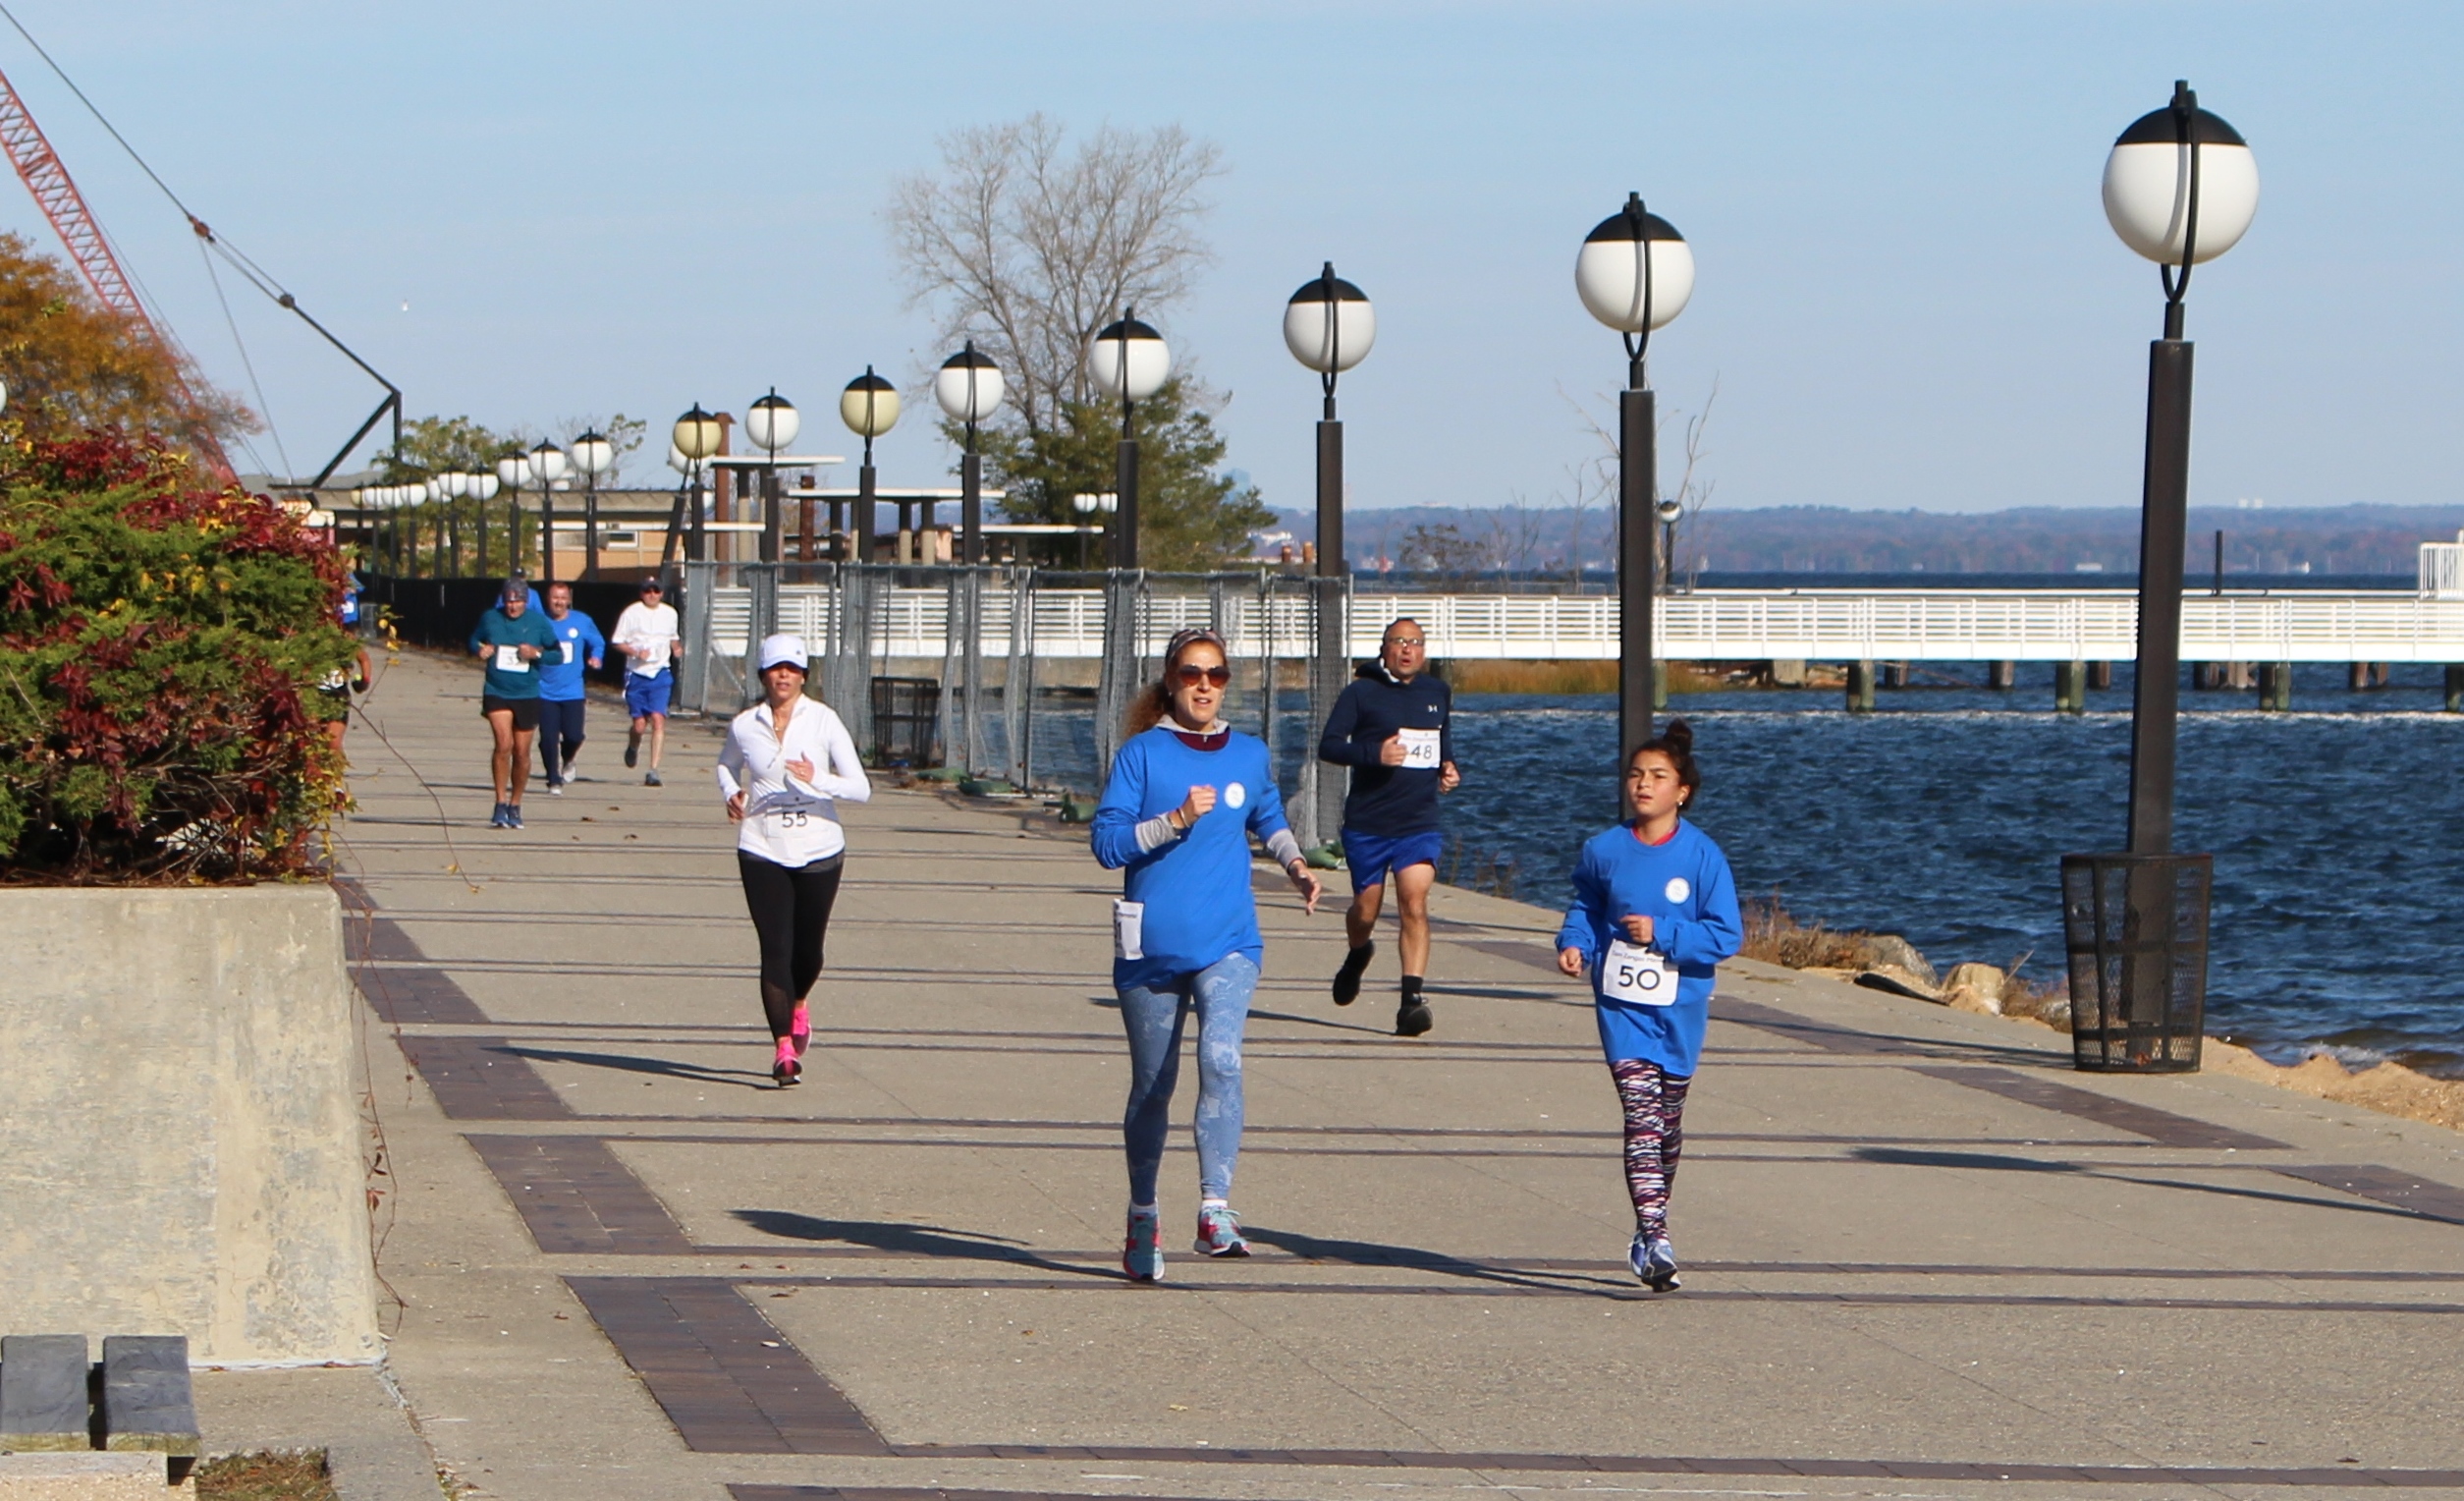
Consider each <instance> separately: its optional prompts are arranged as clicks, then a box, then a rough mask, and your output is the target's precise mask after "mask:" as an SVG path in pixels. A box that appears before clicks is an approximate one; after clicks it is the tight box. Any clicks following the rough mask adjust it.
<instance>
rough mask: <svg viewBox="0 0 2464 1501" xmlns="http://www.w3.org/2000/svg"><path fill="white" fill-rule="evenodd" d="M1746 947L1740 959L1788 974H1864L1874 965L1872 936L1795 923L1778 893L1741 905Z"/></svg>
mask: <svg viewBox="0 0 2464 1501" xmlns="http://www.w3.org/2000/svg"><path fill="white" fill-rule="evenodd" d="M1743 916H1744V917H1745V946H1744V947H1743V948H1741V949H1739V950H1738V951H1737V953H1738V955H1739V957H1741V958H1745V959H1755V960H1760V961H1762V962H1763V963H1764V964H1771V965H1784V966H1786V967H1787V968H1788V969H1791V970H1863V969H1867V968H1869V967H1871V965H1872V964H1873V962H1874V955H1873V949H1872V946H1871V945H1870V944H1869V942H1868V940H1869V939H1871V938H1872V937H1873V934H1871V933H1866V932H1859V931H1854V930H1838V929H1833V928H1828V927H1825V926H1823V925H1822V924H1821V923H1819V922H1816V923H1813V924H1812V925H1810V926H1809V925H1807V924H1805V923H1801V922H1799V921H1797V919H1796V918H1795V917H1791V916H1789V914H1788V910H1787V909H1786V908H1784V907H1782V906H1780V898H1779V896H1778V894H1777V893H1775V894H1773V895H1772V896H1769V897H1766V898H1764V899H1763V900H1762V901H1759V902H1756V901H1748V902H1746V903H1745V904H1744V909H1743Z"/></svg>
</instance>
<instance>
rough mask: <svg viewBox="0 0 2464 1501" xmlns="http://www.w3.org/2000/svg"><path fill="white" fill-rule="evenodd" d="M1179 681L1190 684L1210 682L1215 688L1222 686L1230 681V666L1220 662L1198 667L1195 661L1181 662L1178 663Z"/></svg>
mask: <svg viewBox="0 0 2464 1501" xmlns="http://www.w3.org/2000/svg"><path fill="white" fill-rule="evenodd" d="M1180 681H1181V682H1182V683H1184V684H1191V685H1195V684H1198V683H1212V684H1214V685H1215V686H1216V687H1217V688H1223V687H1225V686H1227V685H1228V684H1230V683H1231V682H1232V668H1230V667H1228V666H1226V665H1224V664H1223V663H1220V662H1219V663H1217V664H1216V665H1215V666H1213V667H1200V666H1199V665H1198V664H1197V663H1195V662H1183V663H1181V664H1180Z"/></svg>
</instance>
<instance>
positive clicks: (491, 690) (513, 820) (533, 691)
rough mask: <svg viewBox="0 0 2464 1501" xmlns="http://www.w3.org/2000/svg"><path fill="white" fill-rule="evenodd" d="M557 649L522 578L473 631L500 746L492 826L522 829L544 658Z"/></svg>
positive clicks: (493, 759) (483, 703)
mask: <svg viewBox="0 0 2464 1501" xmlns="http://www.w3.org/2000/svg"><path fill="white" fill-rule="evenodd" d="M555 649H556V638H555V636H554V635H552V634H551V633H550V631H549V629H548V623H547V621H546V620H545V619H543V618H542V617H541V616H539V615H538V614H536V613H535V612H533V611H532V610H531V608H530V591H529V590H528V589H527V588H526V587H524V586H523V584H522V582H521V581H520V579H508V580H506V581H505V593H504V596H503V598H502V600H501V602H499V603H498V605H497V607H496V608H495V609H493V610H490V611H488V612H487V613H486V614H485V615H482V616H480V617H479V624H478V626H477V628H476V629H474V630H473V631H472V632H471V633H470V654H471V655H473V656H475V657H477V658H478V659H479V660H480V661H482V662H485V663H486V664H487V673H486V677H485V679H484V681H483V684H482V687H481V689H480V692H479V712H480V713H482V714H484V715H486V716H487V721H488V730H489V733H490V734H492V735H493V736H494V737H495V741H496V747H495V750H494V751H493V753H492V754H491V755H490V757H489V761H488V770H489V777H490V780H491V782H492V783H493V784H494V786H495V789H496V811H495V812H494V813H492V814H490V815H489V817H488V824H489V826H490V827H492V828H500V829H518V828H520V827H521V794H522V789H523V788H524V787H526V786H527V785H529V782H530V738H531V736H532V735H534V734H536V733H537V731H538V728H539V667H538V663H539V658H541V657H543V656H545V655H547V654H548V653H549V652H552V651H554V650H555Z"/></svg>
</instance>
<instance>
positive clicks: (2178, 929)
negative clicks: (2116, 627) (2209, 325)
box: [2062, 81, 2259, 1072]
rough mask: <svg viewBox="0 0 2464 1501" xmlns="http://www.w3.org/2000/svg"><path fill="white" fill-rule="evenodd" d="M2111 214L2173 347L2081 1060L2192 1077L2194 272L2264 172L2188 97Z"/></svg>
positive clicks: (2237, 230) (2196, 872) (2082, 967)
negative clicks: (2189, 695) (2181, 773)
mask: <svg viewBox="0 0 2464 1501" xmlns="http://www.w3.org/2000/svg"><path fill="white" fill-rule="evenodd" d="M2104 196H2105V216H2106V218H2107V220H2108V222H2110V223H2111V225H2112V226H2113V233H2114V234H2116V235H2118V236H2120V237H2121V240H2122V243H2123V244H2124V245H2127V246H2129V247H2130V249H2132V250H2136V251H2137V252H2139V253H2140V254H2141V255H2144V256H2146V257H2147V258H2148V259H2150V260H2153V261H2155V262H2156V263H2157V266H2158V280H2159V281H2160V282H2161V283H2162V285H2163V289H2164V336H2163V338H2161V339H2158V340H2156V341H2155V342H2154V343H2152V344H2151V345H2150V346H2149V347H2148V416H2147V439H2146V442H2147V448H2146V458H2145V462H2144V467H2143V469H2142V471H2141V475H2140V502H2139V642H2138V649H2139V655H2138V664H2137V668H2138V670H2137V674H2136V682H2135V683H2134V684H2133V686H2132V690H2131V706H2130V828H2129V849H2128V853H2127V854H2124V855H2120V856H2109V855H2066V856H2064V857H2062V909H2063V911H2062V919H2063V939H2064V943H2065V946H2066V947H2067V949H2068V951H2069V956H2070V967H2071V974H2072V978H2071V1006H2072V1018H2071V1051H2072V1059H2073V1061H2074V1062H2075V1063H2076V1065H2077V1066H2078V1067H2079V1068H2082V1069H2090V1070H2096V1071H2100V1072H2104V1071H2113V1072H2178V1071H2185V1070H2192V1069H2196V1068H2198V1066H2199V1054H2200V1046H2201V1041H2202V1035H2203V1032H2204V1029H2205V1028H2204V1018H2205V1011H2206V998H2207V950H2208V895H2209V891H2210V887H2211V883H2212V874H2213V862H2212V861H2211V860H2210V859H2209V858H2208V857H2207V856H2205V855H2175V854H2174V853H2173V770H2174V761H2173V752H2174V733H2175V729H2176V719H2177V717H2178V714H2179V711H2180V695H2181V611H2182V562H2183V559H2182V554H2183V551H2184V549H2185V547H2186V545H2187V542H2188V537H2187V536H2186V534H2185V532H2186V530H2187V527H2188V521H2189V505H2190V384H2191V381H2190V376H2191V345H2190V341H2189V340H2187V339H2185V338H2183V337H2182V297H2183V294H2184V293H2186V292H2188V291H2189V289H2190V272H2191V268H2192V267H2193V266H2195V265H2197V264H2198V263H2199V262H2201V261H2203V260H2214V259H2215V258H2216V257H2217V256H2218V255H2221V254H2223V253H2224V252H2225V251H2226V250H2231V249H2232V248H2233V246H2234V245H2235V244H2236V243H2238V242H2239V241H2240V239H2241V237H2242V235H2243V234H2244V233H2245V232H2246V231H2248V229H2249V228H2250V221H2251V219H2252V217H2253V216H2254V215H2256V214H2257V212H2258V210H2259V168H2258V164H2257V162H2256V161H2255V160H2254V159H2253V158H2252V156H2251V154H2250V147H2249V145H2248V143H2247V142H2245V141H2244V140H2243V139H2242V138H2241V137H2240V135H2239V134H2238V133H2236V132H2235V131H2234V129H2233V128H2232V127H2231V126H2229V125H2227V124H2225V123H2224V122H2223V121H2222V120H2219V119H2218V118H2217V117H2216V116H2214V115H2212V114H2209V113H2208V112H2207V111H2206V110H2203V109H2201V108H2200V107H2199V98H2198V95H2196V94H2194V93H2192V92H2191V90H2190V85H2189V84H2188V83H2183V82H2179V81H2177V82H2175V83H2174V84H2173V97H2172V100H2171V101H2170V102H2169V103H2168V104H2167V105H2166V106H2165V107H2164V108H2163V109H2158V110H2151V111H2149V112H2148V113H2147V114H2145V115H2142V116H2140V117H2139V119H2137V120H2136V121H2134V122H2132V123H2131V126H2130V129H2128V130H2126V131H2124V132H2122V134H2121V137H2120V139H2117V140H2115V141H2114V142H2113V149H2112V152H2111V154H2110V155H2108V157H2107V158H2106V161H2105V192H2104Z"/></svg>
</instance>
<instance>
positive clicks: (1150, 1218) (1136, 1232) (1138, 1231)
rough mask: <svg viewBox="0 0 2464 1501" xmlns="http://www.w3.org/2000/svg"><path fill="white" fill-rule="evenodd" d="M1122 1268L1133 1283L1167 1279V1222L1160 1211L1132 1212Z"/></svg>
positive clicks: (1123, 1252) (1137, 1210)
mask: <svg viewBox="0 0 2464 1501" xmlns="http://www.w3.org/2000/svg"><path fill="white" fill-rule="evenodd" d="M1121 1269H1122V1271H1124V1272H1127V1273H1128V1274H1129V1280H1130V1281H1132V1282H1161V1281H1163V1280H1164V1221H1163V1216H1162V1215H1161V1214H1159V1213H1158V1212H1157V1211H1155V1210H1153V1209H1131V1210H1130V1211H1129V1237H1128V1239H1127V1240H1126V1241H1124V1242H1122V1247H1121Z"/></svg>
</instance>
